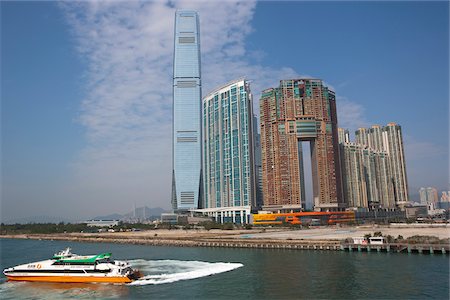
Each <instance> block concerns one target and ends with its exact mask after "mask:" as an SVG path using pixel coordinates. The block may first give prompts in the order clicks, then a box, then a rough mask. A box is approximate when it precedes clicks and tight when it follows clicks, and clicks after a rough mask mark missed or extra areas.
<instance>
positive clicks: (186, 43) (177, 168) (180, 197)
mask: <svg viewBox="0 0 450 300" xmlns="http://www.w3.org/2000/svg"><path fill="white" fill-rule="evenodd" d="M172 138H173V140H172V145H173V153H172V155H173V158H172V163H173V172H172V206H173V208H174V209H175V210H188V209H192V208H198V207H199V203H200V202H201V139H202V132H201V73H200V30H199V19H198V14H197V13H196V12H195V11H188V10H179V11H177V12H176V14H175V50H174V63H173V133H172Z"/></svg>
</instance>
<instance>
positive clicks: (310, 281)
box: [0, 239, 449, 299]
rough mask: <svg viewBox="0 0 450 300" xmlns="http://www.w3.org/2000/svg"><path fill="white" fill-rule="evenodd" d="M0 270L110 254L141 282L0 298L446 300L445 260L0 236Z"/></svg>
mask: <svg viewBox="0 0 450 300" xmlns="http://www.w3.org/2000/svg"><path fill="white" fill-rule="evenodd" d="M0 243H1V247H0V249H1V261H0V267H1V268H2V269H4V268H6V267H11V266H15V265H18V264H23V263H27V262H33V261H38V260H44V259H48V258H50V257H51V256H52V255H53V253H55V252H57V251H59V250H62V249H64V248H66V247H71V248H72V252H74V253H77V254H98V253H100V252H112V253H113V258H115V259H120V260H128V261H129V262H130V263H131V264H132V265H133V267H134V268H139V269H140V270H141V271H142V272H143V273H144V277H143V278H141V279H140V280H138V281H135V282H133V283H131V284H127V285H111V284H68V283H36V282H34V283H33V282H14V281H6V278H5V277H4V276H2V277H1V279H0V297H1V299H364V298H365V299H388V298H397V299H406V298H408V299H425V298H433V299H448V297H449V257H448V255H425V254H396V253H377V252H373V253H364V252H363V253H359V252H350V253H349V252H340V251H312V250H281V249H267V250H265V249H230V248H184V247H156V246H142V245H124V244H111V243H78V242H68V241H40V240H13V239H0Z"/></svg>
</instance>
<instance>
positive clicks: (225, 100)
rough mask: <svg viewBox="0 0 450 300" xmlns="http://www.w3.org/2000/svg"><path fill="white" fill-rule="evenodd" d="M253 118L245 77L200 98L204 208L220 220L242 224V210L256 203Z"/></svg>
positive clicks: (244, 221)
mask: <svg viewBox="0 0 450 300" xmlns="http://www.w3.org/2000/svg"><path fill="white" fill-rule="evenodd" d="M253 120H254V118H253V109H252V96H251V93H250V87H249V83H248V81H246V80H245V79H239V80H235V81H232V82H230V83H228V84H226V85H224V86H222V87H220V88H218V89H216V90H214V91H213V92H211V93H210V94H208V95H207V96H206V97H205V98H203V132H204V146H203V147H204V149H203V153H204V156H203V158H204V159H203V170H204V176H203V178H204V191H205V208H206V209H208V212H212V213H215V214H216V215H217V214H218V217H220V220H218V221H220V222H222V220H223V221H224V222H225V221H228V222H234V223H246V222H248V218H247V216H246V211H248V212H249V211H250V208H251V206H253V207H255V206H256V197H255V185H256V181H255V173H254V152H253V148H254V145H253V143H254V133H253V130H254V126H253ZM217 208H224V209H219V210H217ZM223 212H226V213H225V214H222V213H223ZM213 215H214V214H213ZM214 216H215V215H214ZM217 219H219V218H217Z"/></svg>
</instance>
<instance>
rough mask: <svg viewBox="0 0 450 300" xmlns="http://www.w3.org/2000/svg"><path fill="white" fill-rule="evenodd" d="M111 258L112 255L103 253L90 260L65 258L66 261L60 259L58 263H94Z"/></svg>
mask: <svg viewBox="0 0 450 300" xmlns="http://www.w3.org/2000/svg"><path fill="white" fill-rule="evenodd" d="M110 257H111V253H101V254H99V255H96V256H93V257H90V258H86V259H76V258H64V259H59V260H58V262H62V263H63V262H67V263H94V262H96V261H97V260H100V259H105V258H110Z"/></svg>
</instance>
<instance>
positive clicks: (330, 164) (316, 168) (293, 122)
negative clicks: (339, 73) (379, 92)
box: [260, 79, 344, 210]
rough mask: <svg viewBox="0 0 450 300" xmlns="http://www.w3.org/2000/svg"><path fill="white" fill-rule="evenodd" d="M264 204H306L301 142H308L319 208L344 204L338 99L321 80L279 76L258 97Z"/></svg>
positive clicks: (316, 206) (337, 207) (327, 208)
mask: <svg viewBox="0 0 450 300" xmlns="http://www.w3.org/2000/svg"><path fill="white" fill-rule="evenodd" d="M260 113H261V120H260V122H261V150H262V151H261V152H262V169H263V172H262V173H263V192H264V207H267V208H270V207H271V206H272V207H280V208H283V207H291V208H293V209H294V208H296V207H297V208H305V204H306V198H305V183H304V182H305V181H304V174H303V159H302V158H303V153H302V148H301V143H300V142H302V141H307V142H310V145H311V167H312V175H313V176H312V177H313V197H314V199H313V202H314V208H315V209H316V210H338V209H341V208H342V207H343V206H344V203H343V199H342V195H341V193H342V187H341V170H340V163H339V148H338V130H337V115H336V100H335V94H334V92H333V91H331V90H329V89H328V88H327V87H326V86H324V85H323V84H322V81H321V80H320V79H294V80H281V82H280V86H279V87H278V88H270V89H267V90H264V91H263V93H262V97H261V100H260Z"/></svg>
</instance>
